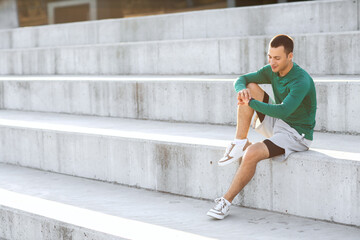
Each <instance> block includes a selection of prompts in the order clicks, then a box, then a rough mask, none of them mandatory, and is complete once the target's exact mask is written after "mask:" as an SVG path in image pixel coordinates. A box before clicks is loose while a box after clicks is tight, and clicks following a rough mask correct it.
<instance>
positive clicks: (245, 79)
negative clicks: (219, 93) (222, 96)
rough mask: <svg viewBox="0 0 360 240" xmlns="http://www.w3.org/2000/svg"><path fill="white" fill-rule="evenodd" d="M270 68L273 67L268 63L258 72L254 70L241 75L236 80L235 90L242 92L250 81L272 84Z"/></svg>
mask: <svg viewBox="0 0 360 240" xmlns="http://www.w3.org/2000/svg"><path fill="white" fill-rule="evenodd" d="M269 68H271V67H270V65H266V66H264V67H263V68H261V69H260V70H258V71H257V72H252V73H248V74H245V75H242V76H240V77H239V78H238V79H237V80H236V81H235V82H234V87H235V91H236V92H240V91H241V90H243V89H245V88H246V85H247V84H248V83H257V84H270V83H271V80H270V77H269V76H268V72H269ZM270 71H271V69H270Z"/></svg>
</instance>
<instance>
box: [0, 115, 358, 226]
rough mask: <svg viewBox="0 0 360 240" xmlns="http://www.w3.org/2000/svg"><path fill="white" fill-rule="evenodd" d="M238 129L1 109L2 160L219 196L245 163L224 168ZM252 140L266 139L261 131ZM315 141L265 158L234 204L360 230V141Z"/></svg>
mask: <svg viewBox="0 0 360 240" xmlns="http://www.w3.org/2000/svg"><path fill="white" fill-rule="evenodd" d="M234 131H235V128H234V127H228V126H216V125H204V124H183V123H182V124H181V123H168V122H154V121H141V120H132V119H127V120H126V119H115V118H101V117H84V116H82V117H81V116H80V117H79V116H71V115H61V114H44V113H42V114H41V113H31V112H12V111H1V112H0V143H1V144H0V161H1V162H6V163H12V164H17V165H22V166H28V167H33V168H39V169H43V170H48V171H53V172H59V173H65V174H70V175H75V176H80V177H86V178H91V179H98V180H103V181H108V182H117V183H121V184H126V185H131V186H136V187H141V188H147V189H153V190H157V191H164V192H170V193H175V194H181V195H186V196H191V197H195V198H205V199H214V198H216V197H218V196H219V195H222V194H224V192H225V191H226V190H227V187H228V186H229V184H230V182H231V180H232V177H233V175H234V173H235V171H236V168H237V164H238V163H234V164H232V165H230V166H228V167H223V168H219V167H218V166H217V164H216V161H217V160H218V159H220V157H221V156H222V155H223V153H224V149H225V146H226V144H227V143H228V142H229V141H230V140H231V139H232V138H233V136H234ZM249 138H250V140H251V141H253V142H254V141H260V140H262V139H263V138H262V137H261V136H259V135H257V134H255V133H253V132H251V133H250V135H249ZM315 139H316V141H314V143H313V145H312V148H311V150H310V151H308V152H303V153H295V154H292V155H291V156H290V157H289V159H288V160H287V161H286V162H284V163H280V162H277V161H273V160H265V161H262V162H261V163H260V164H259V165H258V167H257V172H256V174H255V177H254V179H253V180H252V181H251V182H250V184H249V185H248V186H247V187H246V188H245V189H244V190H243V191H242V192H241V193H240V194H239V196H238V198H236V199H235V201H234V203H235V204H237V205H241V206H248V207H253V208H259V209H267V210H273V211H278V212H282V213H289V214H295V215H299V216H306V217H313V218H317V219H323V220H329V221H334V222H339V223H346V224H352V225H357V226H360V212H359V211H360V206H359V204H360V191H359V187H358V186H359V184H360V175H359V172H360V161H359V160H360V152H359V149H360V148H359V147H360V145H359V143H360V136H351V135H340V134H336V135H335V134H324V133H316V134H315ZM284 180H286V181H284ZM289 183H291V187H289ZM289 196H291V198H290V197H289Z"/></svg>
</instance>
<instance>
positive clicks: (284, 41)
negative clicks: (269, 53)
mask: <svg viewBox="0 0 360 240" xmlns="http://www.w3.org/2000/svg"><path fill="white" fill-rule="evenodd" d="M280 46H283V47H284V49H285V52H286V55H288V54H289V53H291V52H292V51H293V50H294V41H293V39H292V38H291V37H289V36H288V35H285V34H279V35H276V36H275V37H273V38H272V39H271V41H270V47H273V48H277V47H280Z"/></svg>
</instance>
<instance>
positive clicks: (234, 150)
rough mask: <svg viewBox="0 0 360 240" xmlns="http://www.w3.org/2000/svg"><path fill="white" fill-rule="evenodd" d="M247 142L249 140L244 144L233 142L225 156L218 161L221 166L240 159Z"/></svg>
mask: <svg viewBox="0 0 360 240" xmlns="http://www.w3.org/2000/svg"><path fill="white" fill-rule="evenodd" d="M247 143H248V141H244V143H243V144H235V143H234V142H231V143H230V145H229V146H228V147H227V148H226V150H225V154H224V156H223V157H222V158H221V159H220V160H219V161H218V164H219V166H225V165H228V164H230V163H232V162H234V161H237V160H239V159H240V158H241V157H242V156H243V155H244V152H245V145H246V144H247Z"/></svg>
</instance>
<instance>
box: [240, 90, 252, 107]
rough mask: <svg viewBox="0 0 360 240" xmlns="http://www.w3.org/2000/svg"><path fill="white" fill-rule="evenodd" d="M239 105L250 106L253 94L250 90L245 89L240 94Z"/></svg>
mask: <svg viewBox="0 0 360 240" xmlns="http://www.w3.org/2000/svg"><path fill="white" fill-rule="evenodd" d="M237 98H238V105H246V106H249V101H250V99H251V94H250V90H249V89H247V88H246V89H243V90H241V91H240V92H239V93H238V96H237Z"/></svg>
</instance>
